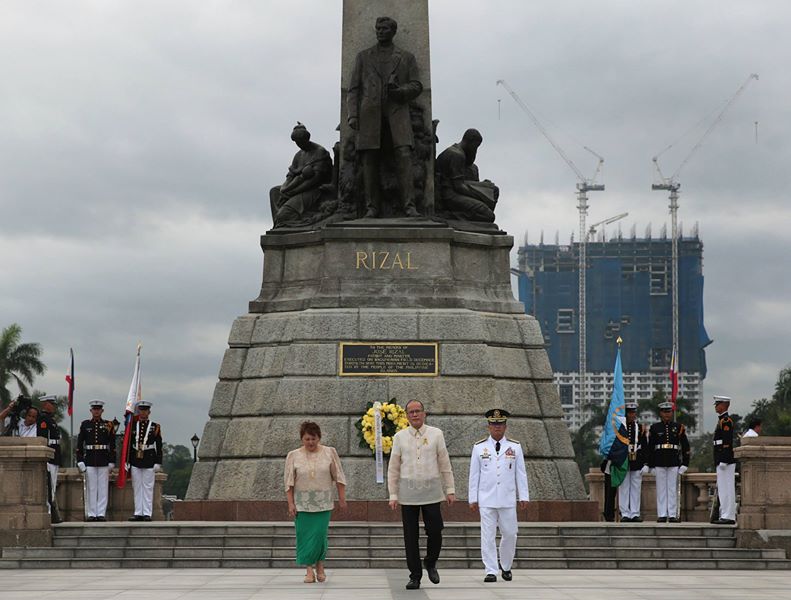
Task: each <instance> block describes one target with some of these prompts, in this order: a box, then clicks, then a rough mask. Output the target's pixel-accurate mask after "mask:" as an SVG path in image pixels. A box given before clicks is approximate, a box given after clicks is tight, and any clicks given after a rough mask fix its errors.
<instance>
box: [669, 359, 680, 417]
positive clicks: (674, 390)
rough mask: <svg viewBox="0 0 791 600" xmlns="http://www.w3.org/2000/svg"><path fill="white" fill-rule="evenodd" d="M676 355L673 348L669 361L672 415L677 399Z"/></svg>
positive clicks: (674, 411)
mask: <svg viewBox="0 0 791 600" xmlns="http://www.w3.org/2000/svg"><path fill="white" fill-rule="evenodd" d="M677 363H678V354H677V353H676V347H675V346H673V356H672V358H671V359H670V401H671V402H672V403H673V414H675V413H676V398H678V364H677Z"/></svg>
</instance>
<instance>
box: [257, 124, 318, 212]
mask: <svg viewBox="0 0 791 600" xmlns="http://www.w3.org/2000/svg"><path fill="white" fill-rule="evenodd" d="M291 139H292V141H293V142H294V143H295V144H296V145H297V147H298V148H299V151H298V152H297V153H296V154H295V155H294V160H292V161H291V166H289V168H288V174H287V175H286V180H285V182H284V183H283V185H279V186H277V187H273V188H272V189H271V191H270V192H269V202H270V204H271V207H272V221H273V222H274V226H275V227H283V226H287V225H292V224H297V223H299V222H300V221H301V220H302V219H304V218H305V216H306V214H307V213H310V212H311V211H312V210H313V209H314V208H316V207H317V206H318V204H319V202H320V201H321V198H322V195H323V194H324V193H325V190H326V188H327V184H329V183H330V182H331V181H332V159H331V158H330V153H329V152H327V150H326V149H325V148H323V147H322V146H320V145H318V144H316V143H315V142H311V141H310V132H309V131H308V129H307V128H306V127H305V126H304V125H303V124H302V123H297V125H296V127H294V130H293V131H292V132H291Z"/></svg>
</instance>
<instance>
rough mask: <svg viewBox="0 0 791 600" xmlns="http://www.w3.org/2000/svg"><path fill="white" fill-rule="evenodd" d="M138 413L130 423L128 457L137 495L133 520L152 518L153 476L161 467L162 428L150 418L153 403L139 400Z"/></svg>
mask: <svg viewBox="0 0 791 600" xmlns="http://www.w3.org/2000/svg"><path fill="white" fill-rule="evenodd" d="M137 411H138V414H137V416H136V417H135V418H134V420H133V421H132V423H131V424H130V427H132V437H131V439H130V442H131V443H130V444H129V450H128V454H127V457H126V464H127V465H128V466H129V467H130V469H131V474H132V489H133V490H134V494H135V514H134V515H133V516H131V517H129V520H130V521H150V520H151V514H152V508H153V506H154V478H155V476H156V473H157V472H159V471H160V470H161V469H162V431H161V429H160V427H159V425H158V424H157V423H154V422H153V421H151V420H150V419H149V415H150V414H151V403H150V402H148V401H146V400H141V401H140V402H138V403H137Z"/></svg>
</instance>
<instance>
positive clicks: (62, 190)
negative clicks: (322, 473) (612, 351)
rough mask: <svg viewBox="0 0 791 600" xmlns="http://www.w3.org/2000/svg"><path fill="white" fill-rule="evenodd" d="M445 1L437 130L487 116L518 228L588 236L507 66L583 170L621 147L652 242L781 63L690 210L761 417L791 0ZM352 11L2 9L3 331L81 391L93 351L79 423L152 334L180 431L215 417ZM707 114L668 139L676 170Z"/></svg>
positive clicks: (785, 147) (610, 211)
mask: <svg viewBox="0 0 791 600" xmlns="http://www.w3.org/2000/svg"><path fill="white" fill-rule="evenodd" d="M430 4H431V6H430V12H431V52H432V77H433V81H432V87H433V98H434V107H433V108H434V117H435V118H438V119H440V121H441V123H440V126H439V131H438V134H439V137H440V145H441V146H443V147H444V146H446V145H448V144H450V143H452V142H455V141H457V140H458V138H459V137H460V136H461V133H462V132H463V131H464V129H466V128H467V127H477V128H478V129H480V130H481V132H482V133H483V135H484V145H483V147H482V148H481V150H480V151H479V153H478V165H479V167H480V171H481V174H482V176H483V177H486V178H489V179H492V180H493V181H495V182H497V183H498V184H499V185H500V187H501V190H502V194H501V198H500V204H499V205H498V218H497V220H498V223H500V224H501V226H503V227H504V228H507V229H508V231H509V233H511V234H513V235H514V236H515V237H516V238H517V241H520V240H521V239H522V238H523V235H524V234H525V232H528V233H529V237H530V240H531V241H537V240H538V236H539V235H540V232H541V231H542V230H543V231H544V232H545V235H546V236H547V238H546V239H547V241H552V240H554V235H555V231H556V230H559V231H560V239H561V240H562V241H567V240H568V238H569V235H570V233H571V232H572V231H573V230H575V229H576V228H577V222H578V221H577V219H578V217H577V212H576V209H575V198H574V184H575V177H574V175H573V173H572V172H571V171H570V170H569V168H568V167H567V166H566V164H565V163H564V162H563V161H562V160H561V159H560V158H559V157H558V156H557V154H555V152H554V150H553V149H552V147H551V146H550V145H549V143H548V142H547V141H546V140H545V139H544V138H543V137H542V136H541V135H540V133H539V132H538V131H537V130H536V128H535V127H534V126H533V125H532V123H531V122H530V121H529V120H528V118H527V117H526V116H525V115H524V114H522V113H521V112H520V110H519V109H518V107H517V106H516V104H515V103H514V102H513V101H512V100H511V98H510V97H509V96H508V95H507V94H506V93H505V92H504V91H503V90H502V88H498V87H496V86H495V82H496V80H498V79H505V80H506V81H508V82H509V83H510V85H511V86H512V87H513V88H514V89H515V90H516V91H517V92H518V93H519V94H520V95H521V96H522V98H523V99H524V100H525V101H526V102H527V103H528V104H529V105H530V106H531V107H532V108H533V110H534V111H535V112H536V113H537V114H538V115H539V117H540V118H541V119H543V120H544V122H545V124H546V126H547V128H548V129H549V130H550V131H551V133H552V135H553V136H555V137H556V139H557V140H558V142H559V143H560V144H561V145H563V146H564V148H565V149H566V151H567V153H568V154H569V156H571V158H572V159H573V160H574V161H575V162H576V163H577V165H578V166H579V167H580V169H581V170H582V171H583V172H585V173H586V174H590V173H592V172H593V170H594V167H595V160H594V159H593V158H592V156H591V155H590V154H588V153H587V152H585V151H584V150H583V149H582V145H588V146H590V147H591V148H593V149H594V150H596V151H597V152H598V153H600V154H602V155H603V156H604V157H605V158H606V163H605V167H604V171H603V174H602V176H601V178H600V179H601V181H603V182H604V183H605V184H606V186H607V190H606V191H605V192H602V193H594V194H591V201H590V203H591V209H590V216H589V219H590V221H591V222H593V221H598V220H601V219H604V218H607V217H609V216H612V215H614V214H617V213H620V212H624V211H629V213H630V216H629V217H628V219H626V220H625V221H624V222H623V223H624V225H623V229H624V231H625V232H628V231H629V230H630V228H631V226H632V224H636V225H637V232H638V235H641V234H643V233H644V231H645V227H646V226H647V224H648V223H649V222H650V223H652V224H653V230H654V232H658V231H659V229H660V228H661V225H662V224H664V223H669V217H668V214H667V197H666V195H665V194H664V193H659V192H651V191H650V187H651V183H652V181H653V179H654V174H653V172H652V165H651V157H652V156H653V155H654V154H656V152H657V151H659V150H661V149H662V148H663V147H665V146H666V145H668V144H670V143H671V142H673V141H675V140H676V139H677V138H679V137H680V136H681V135H682V134H683V133H684V132H686V131H687V130H689V129H690V128H691V127H692V126H694V125H695V124H696V123H699V122H700V121H701V119H703V118H704V117H706V116H712V115H713V114H716V111H717V109H719V108H721V107H722V106H724V104H725V102H726V100H727V99H728V98H729V97H730V96H731V95H732V94H733V93H734V92H735V91H736V89H737V88H738V87H739V86H740V85H741V84H742V83H743V82H744V81H745V80H746V79H747V77H748V75H749V74H750V73H752V72H756V73H759V74H760V77H761V78H760V80H759V81H757V82H753V83H752V84H751V85H750V86H749V87H748V88H747V90H746V91H745V93H744V94H743V95H742V96H741V97H740V99H739V100H738V101H737V102H736V103H735V104H734V105H733V107H732V108H731V110H730V111H729V112H728V113H727V115H726V116H725V118H724V119H723V121H722V122H721V123H720V124H719V126H718V128H717V129H716V130H715V131H714V133H713V134H712V135H711V136H710V137H709V139H708V140H707V142H706V144H705V145H704V146H703V147H702V148H701V150H700V151H699V152H698V154H697V155H696V156H695V157H694V158H693V159H692V160H691V161H690V163H689V164H688V166H687V167H686V168H685V170H684V171H683V172H682V174H681V177H680V181H681V183H682V188H681V192H682V193H681V200H680V203H681V209H680V219H681V220H682V221H683V223H684V226H685V229H686V230H687V231H688V230H689V229H690V228H691V226H692V225H693V224H694V223H696V222H699V224H700V232H701V237H702V239H703V242H704V274H705V277H706V288H705V310H706V327H707V329H708V332H709V335H710V336H711V337H712V338H713V339H714V344H712V345H711V346H710V347H709V349H708V352H707V356H708V365H709V374H708V378H707V379H706V382H705V392H706V395H707V396H710V395H711V394H728V395H731V396H733V397H734V398H735V402H734V406H733V410H734V411H736V412H742V413H744V412H745V411H746V410H747V408H748V406H749V403H750V402H751V401H752V400H753V399H755V398H760V397H766V396H769V395H770V394H771V392H772V388H773V384H774V382H775V380H776V377H777V373H778V371H779V370H780V369H781V368H782V367H783V366H784V365H786V364H788V363H789V362H791V352H789V339H791V303H790V302H789V298H791V277H789V266H788V265H789V260H788V256H789V253H791V235H790V234H789V231H788V230H789V225H791V209H790V208H789V201H788V194H789V189H791V186H790V185H789V183H791V182H789V179H790V177H789V171H790V169H789V166H790V165H791V145H789V143H788V140H789V135H790V134H791V120H789V111H788V102H789V98H790V97H791V76H790V75H789V72H790V71H789V68H788V57H789V56H791V47H790V46H791V44H789V41H788V39H789V37H788V29H789V25H790V24H791V6H789V5H788V3H787V2H782V1H776V2H769V1H766V2H760V1H755V2H733V1H728V2H723V1H716V2H715V1H713V0H712V1H708V2H706V1H699V2H689V1H678V2H673V1H668V0H664V1H661V2H659V1H653V2H652V1H644V2H634V1H631V0H622V1H603V0H600V1H598V2H582V1H574V2H571V1H557V0H555V1H553V2H548V1H547V2H543V1H532V2H525V1H524V0H486V1H483V0H431V3H430ZM341 6H342V3H341V0H288V1H286V0H278V1H267V0H250V1H240V0H237V1H233V2H231V1H222V2H221V1H214V2H213V1H209V0H202V1H201V2H194V1H192V0H189V1H187V0H184V1H169V2H161V1H145V0H135V1H134V2H131V1H129V2H123V1H120V0H117V1H114V2H105V1H100V0H95V1H79V0H74V1H71V2H58V1H54V0H52V1H50V2H42V1H36V0H4V1H3V2H2V3H0V73H2V76H0V165H1V166H0V214H1V215H2V218H0V256H1V257H2V262H0V275H2V293H1V294H0V326H6V325H8V324H10V323H13V322H17V323H19V324H20V325H21V326H22V328H23V336H24V340H25V341H37V342H39V343H41V344H42V346H43V348H44V361H45V363H46V364H47V365H48V367H49V370H48V372H47V374H46V375H45V376H44V377H42V378H40V379H38V380H37V382H36V387H38V388H40V389H43V390H46V391H47V392H49V393H63V392H64V391H65V383H64V381H63V375H64V373H65V369H66V361H67V354H68V349H69V347H73V348H74V351H75V354H76V367H77V412H76V414H77V415H78V416H79V417H80V418H82V416H83V415H87V412H88V411H87V402H88V400H90V399H92V398H102V399H104V400H106V401H107V403H108V410H107V415H108V416H113V415H116V416H119V417H120V415H121V413H122V411H123V405H124V401H125V397H126V392H127V389H128V386H129V381H130V378H131V374H132V367H133V361H134V352H135V345H136V343H137V341H138V340H140V341H142V343H143V390H144V395H145V396H146V397H147V398H148V399H149V400H152V401H153V402H154V403H155V408H154V412H153V417H154V418H155V420H157V421H160V422H162V423H163V431H164V434H165V438H166V441H168V442H171V443H182V444H187V445H188V444H189V441H188V440H189V438H190V437H191V436H192V434H193V433H196V432H197V433H198V435H201V434H202V430H203V425H204V423H205V421H206V419H207V416H206V413H207V411H208V407H209V402H210V399H211V396H212V391H213V388H214V384H215V382H216V379H217V373H218V369H219V364H220V359H221V357H222V355H223V352H224V350H225V347H226V342H227V335H228V331H229V329H230V326H231V323H232V322H233V319H234V318H235V317H236V316H238V315H241V314H244V313H246V311H247V302H248V301H249V300H251V299H253V298H255V297H256V296H257V294H258V289H259V288H260V277H261V264H262V253H261V250H260V247H259V236H260V234H262V233H263V232H264V231H266V230H267V229H269V228H270V227H271V221H270V215H269V209H268V198H267V194H268V189H269V188H270V187H271V186H273V185H276V184H278V183H280V182H281V181H282V179H283V177H284V174H285V172H286V167H287V166H288V164H289V162H290V160H291V156H292V155H293V153H294V151H295V148H294V147H293V145H292V143H291V141H290V140H289V134H290V131H291V128H292V127H293V125H294V123H295V122H296V121H297V120H299V121H302V122H304V123H306V124H307V125H308V127H309V128H310V130H311V131H312V133H313V138H314V140H315V141H317V142H318V143H320V144H322V145H324V146H325V147H327V148H330V147H331V146H332V144H333V143H334V141H335V135H336V134H335V131H334V130H335V126H336V125H337V123H338V118H339V100H340V93H339V81H340V41H341ZM372 41H373V36H372ZM396 41H397V38H396ZM498 99H501V100H502V102H501V117H500V118H499V119H498ZM755 121H758V122H759V126H758V140H757V143H756V138H755V127H754V122H755ZM709 122H710V121H706V122H704V123H703V124H702V125H701V126H699V127H698V128H697V129H694V130H693V131H692V133H691V134H690V135H689V136H687V137H686V138H684V139H683V140H682V141H681V142H680V143H679V145H678V146H676V147H674V149H673V150H671V151H670V152H668V153H666V154H665V155H664V156H663V158H662V164H663V166H664V167H665V170H666V171H667V172H672V171H674V170H675V167H677V166H678V164H679V163H680V161H681V160H682V159H683V157H684V155H685V154H686V153H687V152H688V151H689V149H690V148H691V147H692V145H693V144H694V142H695V139H696V136H700V135H701V134H702V132H703V131H704V129H705V126H706V125H707V124H708V123H709ZM515 258H516V255H515V252H514V253H513V254H512V260H513V261H515ZM707 408H708V404H707ZM712 423H713V412H712V413H711V414H709V415H708V418H707V427H708V428H710V427H711V426H712Z"/></svg>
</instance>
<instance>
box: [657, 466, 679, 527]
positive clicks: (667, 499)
mask: <svg viewBox="0 0 791 600" xmlns="http://www.w3.org/2000/svg"><path fill="white" fill-rule="evenodd" d="M655 474H656V516H657V517H659V518H660V519H661V518H664V517H677V516H678V496H677V495H676V485H677V482H678V467H657V468H656V471H655Z"/></svg>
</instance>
